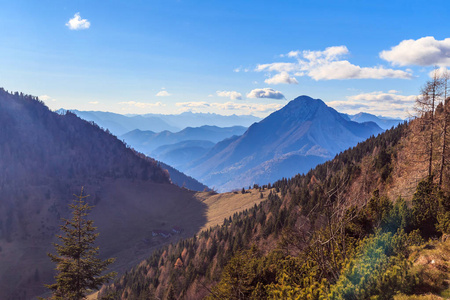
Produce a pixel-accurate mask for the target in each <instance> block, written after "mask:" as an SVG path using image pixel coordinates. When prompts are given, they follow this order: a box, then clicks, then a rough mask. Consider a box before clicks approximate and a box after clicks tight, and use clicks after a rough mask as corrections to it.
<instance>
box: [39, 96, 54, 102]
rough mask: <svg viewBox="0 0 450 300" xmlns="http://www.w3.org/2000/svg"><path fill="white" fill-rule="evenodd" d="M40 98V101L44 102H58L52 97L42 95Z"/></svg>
mask: <svg viewBox="0 0 450 300" xmlns="http://www.w3.org/2000/svg"><path fill="white" fill-rule="evenodd" d="M38 98H39V100H42V101H44V102H46V101H53V102H54V101H56V99H54V98H52V97H50V96H49V95H41V96H39V97H38Z"/></svg>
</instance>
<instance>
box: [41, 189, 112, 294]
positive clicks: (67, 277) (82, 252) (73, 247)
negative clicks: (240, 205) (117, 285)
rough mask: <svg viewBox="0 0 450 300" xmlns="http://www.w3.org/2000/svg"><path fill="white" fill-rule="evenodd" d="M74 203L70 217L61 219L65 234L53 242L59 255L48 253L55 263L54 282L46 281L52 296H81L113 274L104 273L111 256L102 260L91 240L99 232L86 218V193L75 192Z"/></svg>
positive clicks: (87, 207) (110, 261) (62, 229)
mask: <svg viewBox="0 0 450 300" xmlns="http://www.w3.org/2000/svg"><path fill="white" fill-rule="evenodd" d="M75 197H76V200H74V203H73V204H70V205H69V207H70V208H71V210H72V214H73V216H72V219H70V220H68V219H63V221H64V222H65V224H64V225H61V231H62V232H63V233H64V235H59V236H58V238H59V239H60V240H61V242H62V244H54V245H55V248H56V252H57V253H58V255H55V254H52V253H49V254H48V255H49V256H50V258H51V260H52V261H53V262H55V263H56V271H57V274H56V276H55V279H56V283H54V284H50V285H47V287H48V288H49V289H51V290H52V292H53V296H52V298H51V299H64V300H80V299H83V298H84V297H85V296H86V295H87V294H88V293H89V292H90V291H92V290H95V289H97V288H98V287H99V286H100V285H102V284H104V283H106V282H107V281H108V280H109V279H112V278H113V277H114V276H115V275H116V274H115V272H110V273H107V274H103V275H102V273H104V271H105V270H106V269H107V267H108V265H110V264H111V263H113V262H114V259H113V258H110V259H107V260H104V261H102V260H101V259H99V258H97V256H98V250H99V248H98V247H94V246H93V244H94V242H95V239H96V238H97V236H98V233H94V232H95V229H96V228H95V227H94V226H93V221H92V220H88V219H86V217H87V215H88V213H89V211H90V210H91V209H92V206H89V205H88V204H87V203H86V202H85V200H84V199H85V198H86V197H88V196H84V195H83V189H81V193H80V195H79V196H76V195H75Z"/></svg>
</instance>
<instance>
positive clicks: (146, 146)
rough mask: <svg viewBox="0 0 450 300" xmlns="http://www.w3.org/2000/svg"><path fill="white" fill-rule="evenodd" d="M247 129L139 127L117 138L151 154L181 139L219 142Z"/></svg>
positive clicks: (239, 127)
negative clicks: (160, 130) (161, 129)
mask: <svg viewBox="0 0 450 300" xmlns="http://www.w3.org/2000/svg"><path fill="white" fill-rule="evenodd" d="M246 130H247V128H246V127H242V126H233V127H224V128H221V127H217V126H209V125H204V126H201V127H195V128H193V127H187V128H185V129H183V130H181V131H178V132H175V133H173V132H170V131H167V130H166V131H162V132H159V133H156V132H153V131H141V130H139V129H136V130H133V131H130V132H128V133H126V134H124V135H121V136H120V137H119V138H120V139H122V140H124V141H125V142H126V143H127V144H129V145H131V146H132V147H133V148H134V149H136V150H137V151H139V152H142V153H144V154H147V155H148V154H151V153H152V151H153V150H155V149H157V148H158V147H161V146H163V145H172V144H177V143H180V142H183V141H192V140H201V141H209V142H212V143H217V142H220V141H222V140H224V139H226V138H229V137H231V136H233V135H242V134H243V133H244V132H245V131H246Z"/></svg>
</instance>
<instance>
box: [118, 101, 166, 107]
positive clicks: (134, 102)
mask: <svg viewBox="0 0 450 300" xmlns="http://www.w3.org/2000/svg"><path fill="white" fill-rule="evenodd" d="M119 104H121V105H127V106H135V107H139V108H151V107H162V106H166V105H165V104H164V103H161V102H156V103H146V102H136V101H128V102H119Z"/></svg>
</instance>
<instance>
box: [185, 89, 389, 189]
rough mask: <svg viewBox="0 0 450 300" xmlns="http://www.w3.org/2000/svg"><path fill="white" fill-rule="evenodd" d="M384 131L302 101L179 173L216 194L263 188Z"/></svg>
mask: <svg viewBox="0 0 450 300" xmlns="http://www.w3.org/2000/svg"><path fill="white" fill-rule="evenodd" d="M382 131H383V130H382V129H381V128H380V127H379V126H378V125H377V124H375V123H373V122H366V123H362V124H360V123H357V122H353V121H348V120H346V119H344V118H343V117H342V116H341V114H340V113H338V112H337V111H336V110H334V109H333V108H330V107H328V106H327V105H326V104H325V103H324V102H323V101H322V100H320V99H312V98H311V97H308V96H300V97H297V98H296V99H294V100H292V101H291V102H289V103H288V104H287V105H286V106H285V107H283V108H282V109H280V110H278V111H276V112H274V113H272V114H271V115H269V116H268V117H267V118H265V119H263V120H262V121H260V122H258V123H254V124H253V125H252V126H250V127H249V129H248V130H247V131H246V132H245V133H244V134H243V135H242V136H240V137H238V138H237V139H234V140H230V141H228V143H227V142H223V143H222V145H223V146H225V147H214V148H213V149H212V150H210V152H209V153H207V154H206V155H205V156H204V157H203V158H201V159H199V160H198V161H196V162H195V163H193V164H192V166H190V167H189V168H187V169H182V170H184V171H185V172H186V173H187V174H189V175H191V176H193V177H194V178H197V179H198V180H200V181H201V182H203V183H205V184H207V185H209V186H210V187H215V188H217V189H218V190H219V191H225V190H230V189H233V188H239V187H243V186H248V185H252V184H254V183H258V184H265V183H268V182H271V181H275V180H277V179H279V176H280V175H281V174H283V177H290V176H293V175H295V174H297V173H302V172H307V171H308V170H309V169H310V168H312V167H314V166H316V165H317V164H318V163H321V162H324V161H325V160H327V159H330V158H332V157H333V156H334V155H335V154H337V153H339V152H341V151H343V150H345V149H347V148H349V147H351V146H355V145H356V144H357V143H358V142H360V141H363V140H365V139H366V138H368V137H370V136H371V135H376V134H378V133H380V132H382ZM224 143H225V144H226V145H224Z"/></svg>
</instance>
